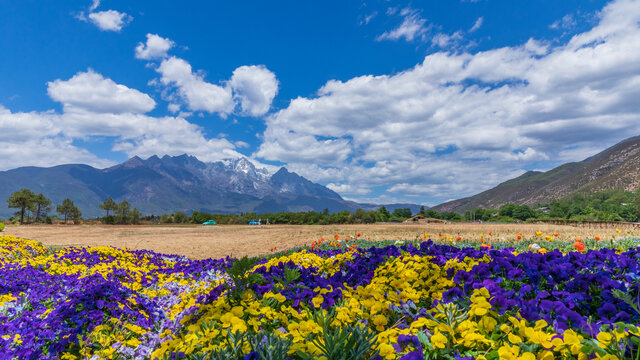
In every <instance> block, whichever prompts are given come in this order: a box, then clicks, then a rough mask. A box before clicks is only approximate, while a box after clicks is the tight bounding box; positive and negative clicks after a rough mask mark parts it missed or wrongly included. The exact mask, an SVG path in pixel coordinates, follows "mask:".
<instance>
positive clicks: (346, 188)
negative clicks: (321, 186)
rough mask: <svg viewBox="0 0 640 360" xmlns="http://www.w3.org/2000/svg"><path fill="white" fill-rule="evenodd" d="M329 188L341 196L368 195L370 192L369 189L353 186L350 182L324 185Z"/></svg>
mask: <svg viewBox="0 0 640 360" xmlns="http://www.w3.org/2000/svg"><path fill="white" fill-rule="evenodd" d="M326 186H327V187H328V188H329V189H331V190H333V191H335V192H337V193H338V194H340V195H343V196H349V195H368V194H370V193H371V190H370V189H365V188H358V187H354V186H353V185H350V184H334V183H329V184H327V185H326Z"/></svg>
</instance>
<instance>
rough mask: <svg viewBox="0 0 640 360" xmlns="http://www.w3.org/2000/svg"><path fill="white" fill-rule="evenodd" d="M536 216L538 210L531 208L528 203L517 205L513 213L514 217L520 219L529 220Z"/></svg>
mask: <svg viewBox="0 0 640 360" xmlns="http://www.w3.org/2000/svg"><path fill="white" fill-rule="evenodd" d="M535 216H536V212H535V211H533V209H532V208H530V207H529V206H527V205H519V206H516V208H515V209H513V213H512V216H511V217H513V218H514V219H518V220H522V221H524V220H527V219H530V218H533V217H535Z"/></svg>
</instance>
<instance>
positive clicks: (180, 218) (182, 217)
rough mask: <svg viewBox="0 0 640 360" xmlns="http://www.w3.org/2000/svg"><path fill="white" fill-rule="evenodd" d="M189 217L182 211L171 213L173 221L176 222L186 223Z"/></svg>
mask: <svg viewBox="0 0 640 360" xmlns="http://www.w3.org/2000/svg"><path fill="white" fill-rule="evenodd" d="M188 219H189V217H188V216H187V215H186V214H185V213H183V212H182V211H178V212H176V213H175V214H173V222H174V223H176V224H182V223H186V222H187V220H188Z"/></svg>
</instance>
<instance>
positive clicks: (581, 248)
mask: <svg viewBox="0 0 640 360" xmlns="http://www.w3.org/2000/svg"><path fill="white" fill-rule="evenodd" d="M578 240H579V239H576V242H574V243H573V247H575V248H576V250H578V251H584V243H583V242H582V240H580V241H578Z"/></svg>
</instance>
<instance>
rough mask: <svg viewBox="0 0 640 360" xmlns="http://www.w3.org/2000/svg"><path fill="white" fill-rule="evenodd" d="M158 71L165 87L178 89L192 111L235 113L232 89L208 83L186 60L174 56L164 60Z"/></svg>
mask: <svg viewBox="0 0 640 360" xmlns="http://www.w3.org/2000/svg"><path fill="white" fill-rule="evenodd" d="M157 71H158V73H160V74H161V78H160V81H161V82H162V83H163V84H164V85H172V86H175V87H176V88H177V91H178V94H179V95H180V97H181V98H182V99H183V100H184V101H185V102H186V104H187V106H188V107H189V109H190V110H193V111H206V112H209V113H220V114H228V113H230V112H232V111H233V108H234V106H235V105H234V101H233V96H232V94H231V88H229V87H228V86H225V85H215V84H211V83H208V82H206V81H205V80H204V77H203V76H202V75H199V74H196V73H194V72H193V71H192V69H191V65H190V64H189V63H188V62H186V61H185V60H183V59H180V58H177V57H174V56H172V57H170V58H168V59H165V60H163V61H162V63H161V64H160V66H159V67H158V69H157Z"/></svg>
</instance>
